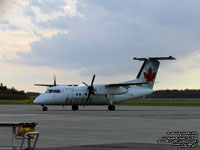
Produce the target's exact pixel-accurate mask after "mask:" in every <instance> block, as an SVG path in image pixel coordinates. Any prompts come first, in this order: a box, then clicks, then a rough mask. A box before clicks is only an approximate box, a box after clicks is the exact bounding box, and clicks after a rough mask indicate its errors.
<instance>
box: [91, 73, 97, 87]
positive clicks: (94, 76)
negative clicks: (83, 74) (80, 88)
mask: <svg viewBox="0 0 200 150" xmlns="http://www.w3.org/2000/svg"><path fill="white" fill-rule="evenodd" d="M95 76H96V75H95V74H94V75H93V78H92V82H91V86H93V83H94V79H95Z"/></svg>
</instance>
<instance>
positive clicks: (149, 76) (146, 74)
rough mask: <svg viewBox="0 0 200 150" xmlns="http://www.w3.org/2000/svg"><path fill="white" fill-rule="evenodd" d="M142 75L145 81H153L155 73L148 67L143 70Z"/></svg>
mask: <svg viewBox="0 0 200 150" xmlns="http://www.w3.org/2000/svg"><path fill="white" fill-rule="evenodd" d="M144 77H145V79H146V82H147V83H149V82H153V80H154V79H155V77H156V73H155V72H152V69H151V68H149V69H148V70H147V72H144Z"/></svg>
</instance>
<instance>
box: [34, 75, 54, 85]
mask: <svg viewBox="0 0 200 150" xmlns="http://www.w3.org/2000/svg"><path fill="white" fill-rule="evenodd" d="M34 85H35V86H46V87H52V86H57V83H56V76H55V75H54V76H53V84H34Z"/></svg>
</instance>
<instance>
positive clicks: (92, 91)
mask: <svg viewBox="0 0 200 150" xmlns="http://www.w3.org/2000/svg"><path fill="white" fill-rule="evenodd" d="M95 76H96V75H95V74H94V75H93V78H92V82H91V85H90V86H89V85H88V84H87V83H85V82H83V84H85V85H86V86H87V87H88V88H87V89H88V90H89V93H88V97H87V100H88V99H89V98H90V95H91V94H94V91H96V90H95V89H94V86H93V83H94V80H95Z"/></svg>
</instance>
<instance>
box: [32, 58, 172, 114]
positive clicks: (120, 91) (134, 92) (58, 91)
mask: <svg viewBox="0 0 200 150" xmlns="http://www.w3.org/2000/svg"><path fill="white" fill-rule="evenodd" d="M133 59H134V60H138V61H144V63H143V65H142V67H141V69H140V71H139V73H138V75H137V77H136V79H135V80H130V81H126V82H121V83H114V84H94V80H95V74H94V75H93V78H92V81H91V84H90V85H88V84H86V83H85V82H83V84H82V85H57V84H56V80H55V78H54V84H52V85H51V84H35V85H36V86H48V87H50V88H48V90H47V91H46V92H45V93H43V94H41V95H39V96H38V97H37V98H36V99H35V100H34V103H35V104H38V105H41V106H42V110H43V111H47V110H48V107H47V105H61V106H65V105H71V106H72V110H74V111H75V110H78V109H79V106H87V105H108V110H110V111H114V110H115V104H117V103H121V102H125V101H128V100H131V99H134V98H138V97H143V96H146V95H149V94H152V93H153V86H154V83H155V79H156V75H157V72H158V68H159V65H160V62H159V60H175V58H174V57H172V56H169V57H150V58H136V57H135V58H133Z"/></svg>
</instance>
